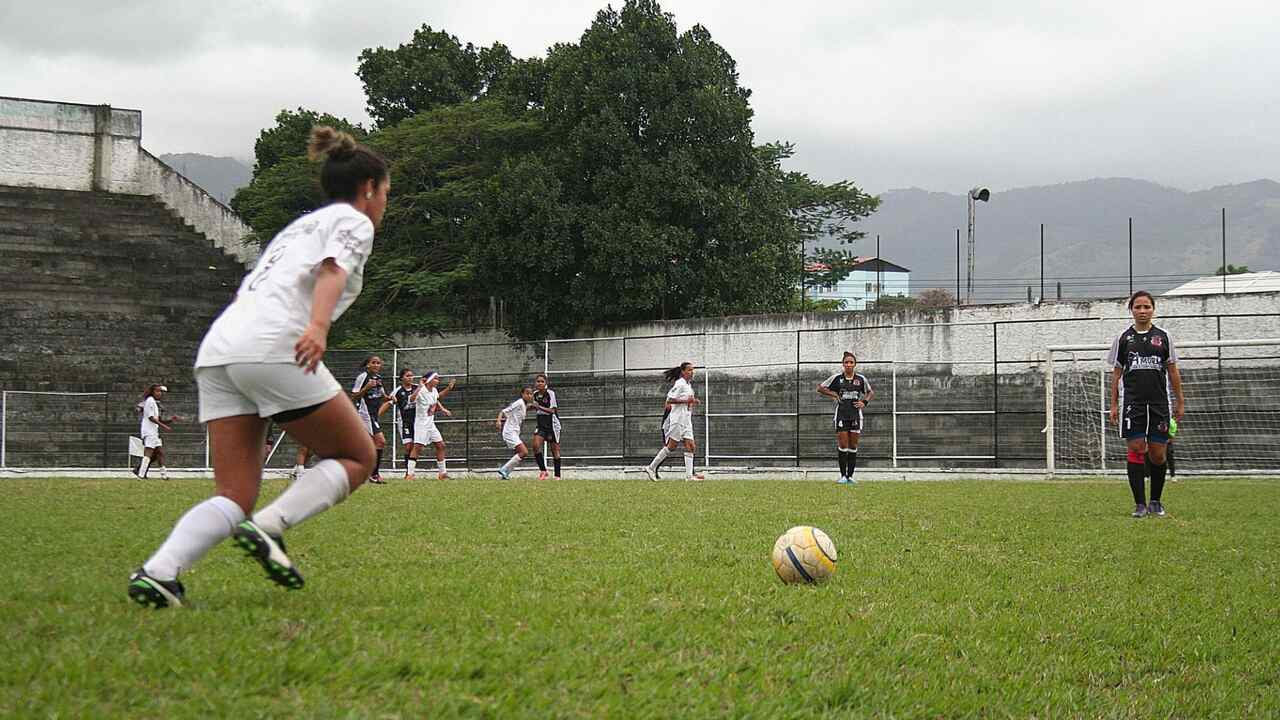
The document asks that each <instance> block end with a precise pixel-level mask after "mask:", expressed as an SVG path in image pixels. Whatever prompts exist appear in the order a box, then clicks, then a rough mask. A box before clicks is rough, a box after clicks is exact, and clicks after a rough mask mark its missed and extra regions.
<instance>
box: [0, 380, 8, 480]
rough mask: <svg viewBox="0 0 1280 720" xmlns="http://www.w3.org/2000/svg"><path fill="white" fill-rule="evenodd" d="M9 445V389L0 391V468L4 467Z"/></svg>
mask: <svg viewBox="0 0 1280 720" xmlns="http://www.w3.org/2000/svg"><path fill="white" fill-rule="evenodd" d="M8 447H9V391H8V390H4V391H0V468H2V467H6V462H7V460H8V458H7V457H6V455H5V452H6V450H7V449H8Z"/></svg>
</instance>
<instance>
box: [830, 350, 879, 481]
mask: <svg viewBox="0 0 1280 720" xmlns="http://www.w3.org/2000/svg"><path fill="white" fill-rule="evenodd" d="M840 364H841V365H842V366H843V367H842V368H841V370H840V372H838V373H836V374H835V375H832V376H831V377H829V378H827V379H826V380H824V381H822V382H821V383H819V384H818V394H819V395H825V396H826V397H829V398H831V399H833V400H835V401H836V412H835V417H833V418H832V423H834V424H835V427H836V453H837V456H838V457H839V459H840V479H839V480H837V481H836V482H839V483H842V484H854V483H856V482H857V481H855V480H854V479H853V471H854V470H855V469H857V467H858V443H859V441H860V440H861V439H862V409H863V408H864V407H866V406H867V404H868V403H870V402H871V399H872V398H873V397H875V391H874V390H872V389H871V383H870V382H869V381H868V380H867V376H865V375H863V374H862V373H858V372H854V369H855V368H856V367H857V366H858V357H857V356H856V355H854V354H853V353H851V352H848V351H846V352H845V354H844V357H843V358H842V359H841V363H840Z"/></svg>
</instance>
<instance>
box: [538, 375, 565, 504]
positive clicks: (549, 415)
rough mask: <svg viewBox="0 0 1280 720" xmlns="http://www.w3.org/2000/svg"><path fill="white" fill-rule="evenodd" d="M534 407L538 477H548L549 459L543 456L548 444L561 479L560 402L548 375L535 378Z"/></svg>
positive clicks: (557, 477)
mask: <svg viewBox="0 0 1280 720" xmlns="http://www.w3.org/2000/svg"><path fill="white" fill-rule="evenodd" d="M533 409H534V412H535V413H536V415H535V417H536V418H537V421H538V426H537V428H536V429H535V430H534V431H533V457H534V458H536V459H537V461H538V479H539V480H546V479H547V460H546V458H544V457H543V456H542V446H543V444H546V445H547V446H548V447H549V448H550V450H551V457H552V459H553V460H554V461H555V469H556V474H555V478H556V479H557V480H559V479H560V404H559V402H558V401H557V400H556V391H555V390H552V389H551V388H550V387H548V385H547V376H546V375H543V374H542V373H538V374H537V376H535V377H534V379H533Z"/></svg>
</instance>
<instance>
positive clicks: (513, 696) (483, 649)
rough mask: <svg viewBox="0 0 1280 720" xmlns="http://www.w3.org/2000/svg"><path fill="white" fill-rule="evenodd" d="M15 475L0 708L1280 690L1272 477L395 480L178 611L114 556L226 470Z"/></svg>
mask: <svg viewBox="0 0 1280 720" xmlns="http://www.w3.org/2000/svg"><path fill="white" fill-rule="evenodd" d="M0 487H2V488H3V511H2V512H3V518H4V521H3V522H2V523H0V540H2V541H3V547H4V548H5V552H4V562H3V564H2V565H0V573H3V575H0V577H2V578H3V585H4V591H3V593H2V594H0V621H2V622H3V627H4V633H3V640H0V716H5V717H14V716H38V717H103V716H116V717H119V716H125V715H130V716H134V717H162V716H165V717H228V716H232V715H235V716H237V717H317V718H324V717H432V718H440V717H453V716H465V717H533V718H543V717H661V718H668V717H681V718H685V717H725V716H731V717H754V718H813V717H884V718H889V717H892V718H908V717H928V718H938V717H945V718H951V717H984V718H985V717H1019V718H1025V717H1032V716H1034V717H1197V718H1198V717H1222V718H1238V717H1258V718H1272V717H1277V716H1280V688H1278V687H1277V678H1280V630H1278V628H1280V613H1278V611H1277V607H1278V606H1280V593H1278V592H1277V590H1278V589H1280V588H1278V587H1277V576H1278V574H1280V567H1278V565H1280V561H1278V560H1277V557H1280V551H1278V548H1280V523H1278V522H1277V511H1278V510H1280V484H1276V483H1275V482H1274V481H1267V480H1224V481H1194V480H1193V481H1191V482H1184V483H1180V484H1177V485H1171V486H1170V488H1169V490H1168V491H1167V492H1166V501H1167V506H1168V508H1169V511H1170V517H1168V518H1166V519H1159V520H1157V519H1147V520H1132V519H1130V518H1129V517H1128V511H1129V509H1130V505H1129V500H1128V490H1127V488H1126V487H1125V486H1124V484H1123V481H1122V480H1113V481H1107V482H1088V481H1076V482H1062V483H1041V482H982V481H967V482H944V483H902V482H886V483H863V484H861V485H859V486H857V487H853V488H848V487H843V486H837V485H835V484H834V483H817V482H796V481H789V482H788V481H778V482H772V481H739V482H729V481H721V482H717V481H710V482H706V483H697V484H687V483H682V482H670V483H661V484H656V485H655V484H651V483H642V482H600V481H595V482H589V481H582V482H574V481H566V482H560V483H535V482H529V481H517V482H512V483H500V482H497V481H449V482H446V483H436V482H429V481H419V482H417V483H413V484H404V483H399V484H395V483H393V484H391V485H388V486H386V487H366V488H364V489H362V490H361V491H360V492H358V493H356V494H355V495H354V496H353V497H352V498H351V499H350V500H348V501H347V502H346V503H345V504H343V505H341V506H339V507H337V508H336V509H335V510H334V511H332V512H329V513H327V514H325V515H323V516H321V517H319V518H317V519H315V520H312V521H310V522H309V523H308V524H306V525H303V526H302V527H300V528H298V529H296V530H294V531H293V532H292V534H290V536H289V538H288V541H289V547H290V549H291V551H292V553H293V558H294V559H295V561H296V562H297V563H298V564H299V566H300V568H301V569H302V571H303V572H304V574H305V575H306V577H307V581H308V582H307V587H306V588H305V589H304V590H301V591H298V592H286V591H284V590H281V589H279V588H276V587H275V586H273V585H271V584H269V583H268V582H267V581H266V580H265V579H263V578H262V577H261V572H260V570H259V569H258V568H257V566H256V565H254V564H252V563H250V562H249V561H247V560H245V559H244V558H242V557H241V556H240V554H239V552H238V551H237V550H236V549H235V548H234V547H233V546H232V545H231V544H230V543H224V544H223V545H221V546H219V547H218V548H216V549H214V550H213V552H211V553H210V554H209V556H208V557H207V558H205V560H204V561H203V562H202V563H200V564H199V565H198V566H197V567H196V568H195V569H193V570H192V571H191V572H189V573H187V574H186V575H184V577H183V579H184V581H185V582H186V585H187V592H188V597H189V599H190V600H191V601H192V607H190V608H184V609H180V610H167V611H148V610H143V609H140V608H138V607H136V606H134V605H133V604H132V603H130V602H128V600H127V599H126V596H125V586H126V577H127V575H128V573H129V571H131V570H132V569H134V568H135V567H137V566H138V565H139V564H141V562H142V561H143V560H144V559H145V558H146V557H147V556H148V555H149V554H150V552H151V551H152V550H154V548H155V547H156V546H157V545H158V544H159V542H160V541H161V540H162V539H163V538H164V536H165V534H166V533H167V532H168V530H169V528H170V527H171V526H172V524H173V522H174V521H175V520H176V519H177V518H178V516H179V515H180V514H181V513H182V512H184V511H185V509H186V508H187V507H189V506H190V505H191V504H193V503H194V502H196V501H198V500H200V499H202V498H204V497H205V496H206V495H207V493H208V492H209V490H210V487H211V484H210V483H209V482H208V481H175V482H170V483H162V482H154V481H153V482H146V483H140V482H137V481H132V482H130V481H123V480H120V481H116V480H83V481H81V480H54V479H48V480H29V479H23V480H4V481H0ZM282 487H283V483H282V482H279V481H275V482H272V483H270V484H269V487H268V488H267V489H266V491H265V492H264V496H268V497H269V496H272V495H274V494H275V493H277V492H279V491H280V489H281V488H282ZM796 524H813V525H816V526H818V527H821V528H823V529H824V530H826V531H827V532H828V533H829V534H830V535H831V537H832V538H833V539H834V541H835V543H836V546H837V548H838V550H839V555H840V563H839V570H838V571H837V573H836V575H835V577H834V578H833V579H832V581H831V582H829V583H827V584H826V585H824V586H819V587H788V586H783V585H782V584H781V583H779V582H778V580H777V578H776V577H775V576H774V574H773V569H772V567H771V566H770V564H769V550H770V548H771V547H772V544H773V541H774V539H775V538H776V537H777V536H778V535H779V534H780V533H781V532H782V531H784V530H786V529H787V528H788V527H790V526H792V525H796Z"/></svg>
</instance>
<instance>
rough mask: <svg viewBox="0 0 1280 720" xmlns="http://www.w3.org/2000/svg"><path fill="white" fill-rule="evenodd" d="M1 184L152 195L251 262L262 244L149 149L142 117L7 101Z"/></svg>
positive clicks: (101, 108) (0, 107)
mask: <svg viewBox="0 0 1280 720" xmlns="http://www.w3.org/2000/svg"><path fill="white" fill-rule="evenodd" d="M0 185H11V186H16V187H38V188H50V189H54V190H78V191H84V192H89V191H99V192H111V193H121V194H126V195H152V196H155V197H157V198H159V199H160V200H161V202H163V203H164V204H165V205H166V206H167V207H168V208H169V209H170V210H173V211H174V212H175V213H177V214H178V216H179V217H181V218H182V219H183V220H185V221H186V222H187V223H188V224H190V225H191V226H193V227H194V228H195V229H196V230H197V231H199V232H201V233H203V234H204V235H205V236H207V237H208V238H209V239H210V240H211V241H212V242H213V244H214V245H215V246H217V247H219V248H222V249H223V250H225V251H226V252H228V253H230V254H231V255H233V256H235V257H236V258H237V259H238V260H240V261H241V262H243V263H246V264H250V263H252V261H253V260H254V259H256V258H257V254H258V249H257V247H256V246H251V245H245V244H244V240H245V238H246V237H247V236H248V234H249V228H248V226H246V225H245V224H244V223H242V222H241V221H240V219H239V218H238V217H236V215H235V213H233V212H232V211H231V209H230V208H228V207H226V206H225V205H223V204H222V203H219V202H218V201H217V200H215V199H214V198H213V197H212V196H211V195H209V194H208V193H206V192H205V191H204V190H203V189H201V188H200V187H199V186H197V185H196V184H195V183H192V182H191V181H190V180H187V179H186V178H185V177H183V176H182V175H181V174H179V173H178V172H177V171H175V170H174V169H173V168H170V167H169V166H168V165H165V164H164V163H162V162H160V160H158V159H156V157H155V156H154V155H152V154H151V153H149V152H147V151H146V150H144V149H143V148H142V112H141V111H138V110H123V109H120V108H113V107H110V106H108V105H80V104H76V103H62V102H49V101H44V100H28V99H22V98H0Z"/></svg>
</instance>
